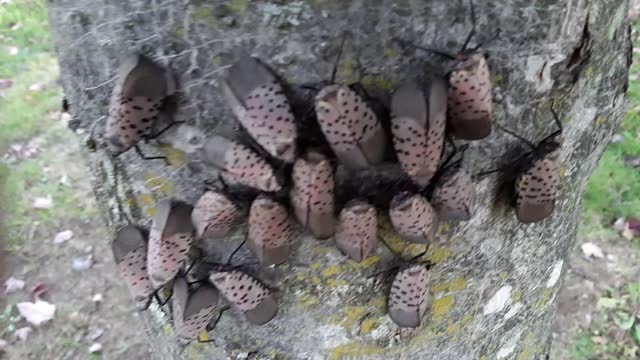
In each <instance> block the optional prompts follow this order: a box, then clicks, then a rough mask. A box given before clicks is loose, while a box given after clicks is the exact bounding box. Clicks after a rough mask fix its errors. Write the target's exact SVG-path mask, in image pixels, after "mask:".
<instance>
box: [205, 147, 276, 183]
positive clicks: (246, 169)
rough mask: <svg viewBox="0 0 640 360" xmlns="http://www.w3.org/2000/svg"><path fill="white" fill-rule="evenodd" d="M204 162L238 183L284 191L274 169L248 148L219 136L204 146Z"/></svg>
mask: <svg viewBox="0 0 640 360" xmlns="http://www.w3.org/2000/svg"><path fill="white" fill-rule="evenodd" d="M203 160H204V161H205V162H206V163H208V164H210V165H213V166H214V167H216V168H218V169H219V170H221V171H222V175H223V176H224V177H225V178H227V179H230V180H232V181H235V182H237V183H240V184H243V185H246V186H250V187H252V188H256V189H259V190H262V191H267V192H273V191H279V190H280V189H282V186H281V185H280V183H279V182H278V179H277V178H276V175H275V173H274V170H273V167H272V166H271V165H270V164H269V163H268V162H267V161H266V160H265V159H263V158H261V157H260V156H259V155H258V154H256V153H255V152H253V151H252V150H251V149H249V148H248V147H246V146H244V145H241V144H239V143H237V142H235V141H232V140H229V139H227V138H224V137H222V136H219V135H212V136H211V137H210V138H209V139H208V140H207V142H206V143H205V144H204V154H203Z"/></svg>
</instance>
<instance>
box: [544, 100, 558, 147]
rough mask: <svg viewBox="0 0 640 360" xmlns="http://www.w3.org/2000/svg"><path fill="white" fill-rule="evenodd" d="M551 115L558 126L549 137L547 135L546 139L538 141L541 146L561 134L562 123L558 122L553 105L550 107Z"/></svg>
mask: <svg viewBox="0 0 640 360" xmlns="http://www.w3.org/2000/svg"><path fill="white" fill-rule="evenodd" d="M551 114H553V120H554V121H555V123H556V125H558V130H556V131H554V132H553V133H551V135H549V136H547V137H546V138H544V139H542V141H540V143H541V144H544V143H546V142H547V141H549V140H551V139H553V138H555V137H556V136H558V135H560V134H562V122H561V121H560V117H558V113H556V111H555V110H554V109H553V104H552V105H551Z"/></svg>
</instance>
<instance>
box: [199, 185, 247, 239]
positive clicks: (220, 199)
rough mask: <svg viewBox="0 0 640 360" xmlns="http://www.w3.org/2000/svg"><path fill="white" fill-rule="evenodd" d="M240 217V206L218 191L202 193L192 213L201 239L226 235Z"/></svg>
mask: <svg viewBox="0 0 640 360" xmlns="http://www.w3.org/2000/svg"><path fill="white" fill-rule="evenodd" d="M239 217H240V209H239V208H238V206H236V204H235V203H234V202H233V201H232V200H231V199H229V197H227V196H226V195H224V194H223V193H221V192H218V191H207V192H205V193H204V194H202V196H201V197H200V199H198V202H197V203H196V206H195V207H194V208H193V212H192V213H191V221H192V222H193V226H194V227H195V228H196V235H197V236H198V238H200V239H219V238H222V237H224V236H226V235H227V234H229V232H230V231H231V229H233V226H234V225H235V224H236V223H237V222H238V220H239Z"/></svg>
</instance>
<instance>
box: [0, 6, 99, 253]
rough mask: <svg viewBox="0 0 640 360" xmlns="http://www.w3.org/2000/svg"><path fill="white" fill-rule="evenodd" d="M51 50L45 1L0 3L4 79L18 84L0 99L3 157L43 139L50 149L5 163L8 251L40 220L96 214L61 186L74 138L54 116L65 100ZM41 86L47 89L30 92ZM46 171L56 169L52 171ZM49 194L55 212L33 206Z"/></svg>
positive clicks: (0, 168) (0, 170)
mask: <svg viewBox="0 0 640 360" xmlns="http://www.w3.org/2000/svg"><path fill="white" fill-rule="evenodd" d="M16 24H19V26H14V25H16ZM12 27H13V28H14V29H12ZM11 46H13V47H16V48H18V53H17V54H16V55H10V54H9V52H8V51H7V48H8V47H11ZM51 50H52V46H51V44H50V39H49V30H48V23H47V12H46V6H45V1H44V0H14V1H13V2H11V3H10V4H4V5H0V78H2V79H10V80H12V81H13V86H12V87H11V88H9V89H6V90H4V91H3V93H4V96H3V97H0V128H1V129H2V131H0V153H3V152H4V151H5V150H6V149H8V148H9V147H10V146H11V145H12V144H16V143H21V144H24V143H26V142H28V141H29V140H30V139H32V138H34V137H39V138H40V139H42V141H43V143H44V144H45V145H44V146H43V148H46V149H48V151H49V153H47V152H46V151H45V152H43V153H39V154H38V155H37V156H35V157H33V158H29V159H20V160H18V161H17V162H15V163H12V164H7V165H3V164H0V179H2V192H1V193H0V196H1V199H0V200H1V201H2V204H3V213H4V219H3V222H4V223H5V226H6V230H7V233H8V234H7V235H8V239H7V240H6V242H5V244H4V245H5V246H6V247H8V248H9V249H11V248H15V247H16V246H19V245H20V243H21V242H22V241H23V239H24V237H25V235H26V233H27V232H28V229H29V228H30V227H31V226H32V224H33V223H35V222H38V223H40V224H42V225H44V226H61V224H62V223H64V222H65V221H67V220H68V219H72V218H74V217H84V216H88V215H89V214H90V213H92V211H94V210H92V209H85V208H83V207H82V205H79V204H82V202H81V201H79V199H78V196H77V194H76V192H75V191H74V189H73V188H71V187H68V186H62V185H60V184H59V177H58V176H59V174H60V171H57V169H66V168H67V166H66V164H65V163H64V161H65V159H68V158H69V157H68V156H66V157H65V156H61V154H62V153H64V152H68V151H73V147H72V146H69V144H70V141H69V140H68V138H69V137H74V135H73V134H72V133H71V132H70V131H69V130H68V129H66V128H65V127H64V124H62V123H60V121H57V120H54V119H52V117H51V116H50V115H49V113H50V112H51V111H56V110H59V109H60V102H61V98H62V91H61V89H60V87H59V86H58V85H57V84H56V80H57V77H58V67H57V63H56V60H55V57H54V55H53V54H52V53H51ZM36 83H37V84H40V86H41V87H42V88H41V89H38V90H30V87H31V86H32V85H34V84H36ZM74 140H75V138H74ZM57 144H66V145H62V146H56V145H57ZM50 149H54V150H50ZM54 152H55V153H54ZM46 168H49V169H53V170H54V171H49V172H47V171H46ZM47 195H50V196H51V197H52V198H53V203H54V206H53V207H52V208H51V209H49V210H40V211H37V210H34V209H32V208H31V204H32V202H33V199H34V198H35V197H37V196H47Z"/></svg>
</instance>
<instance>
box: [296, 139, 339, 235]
mask: <svg viewBox="0 0 640 360" xmlns="http://www.w3.org/2000/svg"><path fill="white" fill-rule="evenodd" d="M291 177H292V179H293V187H292V189H291V192H290V194H289V195H290V196H289V197H290V199H291V206H292V207H293V210H294V213H295V215H296V218H297V219H298V221H299V222H300V224H302V225H303V226H304V227H305V228H308V229H309V231H311V233H312V234H313V236H314V237H316V238H317V239H321V240H324V239H327V238H329V237H331V235H333V232H334V229H335V217H334V214H333V212H334V206H335V205H334V201H335V200H334V189H335V180H334V177H333V167H332V166H331V163H330V162H329V160H328V159H327V158H326V157H325V156H324V155H322V154H320V153H317V152H309V153H307V154H306V155H305V156H304V157H300V158H298V159H297V160H296V162H295V163H294V164H293V172H292V174H291Z"/></svg>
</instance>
